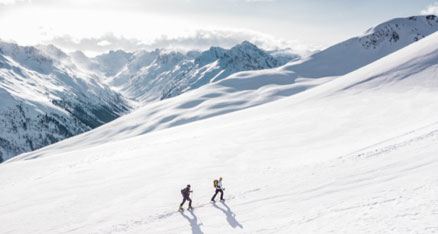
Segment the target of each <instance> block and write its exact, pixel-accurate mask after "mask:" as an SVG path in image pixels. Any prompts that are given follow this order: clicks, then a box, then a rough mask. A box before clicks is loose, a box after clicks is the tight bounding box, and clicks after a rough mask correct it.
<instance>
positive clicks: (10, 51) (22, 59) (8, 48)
mask: <svg viewBox="0 0 438 234" xmlns="http://www.w3.org/2000/svg"><path fill="white" fill-rule="evenodd" d="M0 53H1V54H3V55H5V56H8V57H10V58H12V59H13V60H15V61H16V62H18V63H20V64H22V65H23V66H25V67H26V68H28V69H31V70H34V71H36V72H40V73H44V74H48V73H49V72H50V71H51V69H52V66H53V63H54V61H53V60H52V58H50V57H49V56H48V55H47V54H46V53H44V52H43V51H41V50H40V49H37V48H36V47H33V46H19V45H17V44H15V43H9V42H3V41H0Z"/></svg>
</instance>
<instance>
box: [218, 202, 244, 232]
mask: <svg viewBox="0 0 438 234" xmlns="http://www.w3.org/2000/svg"><path fill="white" fill-rule="evenodd" d="M221 203H222V205H224V206H225V208H226V209H224V208H222V207H220V206H218V205H217V204H216V203H213V206H214V207H215V208H216V209H219V210H220V211H222V212H223V213H224V214H225V215H226V216H227V221H228V223H229V224H230V226H231V227H232V228H236V227H240V228H243V226H242V224H240V223H239V222H238V221H237V220H236V215H235V214H234V213H233V211H232V210H231V209H230V207H228V206H227V204H225V202H221Z"/></svg>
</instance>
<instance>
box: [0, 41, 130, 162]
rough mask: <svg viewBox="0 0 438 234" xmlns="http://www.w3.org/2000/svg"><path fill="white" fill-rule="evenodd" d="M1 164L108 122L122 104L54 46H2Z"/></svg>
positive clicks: (123, 109)
mask: <svg viewBox="0 0 438 234" xmlns="http://www.w3.org/2000/svg"><path fill="white" fill-rule="evenodd" d="M0 100H1V105H0V129H1V131H0V162H1V161H2V159H4V160H5V159H8V158H10V157H12V156H14V155H17V154H19V153H22V152H27V151H31V150H35V149H38V148H41V147H43V146H46V145H48V144H51V143H54V142H57V141H59V140H63V139H65V138H67V137H71V136H74V135H77V134H80V133H82V132H84V131H87V130H90V129H92V128H95V127H97V126H100V125H102V124H103V123H106V122H109V121H111V120H113V119H115V118H117V117H119V116H120V115H121V114H123V113H126V112H127V110H128V105H127V104H126V101H125V100H124V98H122V97H121V96H120V95H119V94H117V93H115V92H114V91H112V90H111V89H110V87H109V86H107V85H105V84H104V83H103V81H102V80H101V77H99V76H96V75H95V74H93V73H90V72H88V71H87V70H82V69H80V68H79V67H77V66H76V65H75V64H74V63H73V62H72V61H71V60H70V59H69V56H68V55H66V54H65V53H63V52H62V51H61V50H59V49H57V48H56V47H54V46H40V47H39V48H36V47H22V46H18V45H16V44H12V43H6V42H1V41H0Z"/></svg>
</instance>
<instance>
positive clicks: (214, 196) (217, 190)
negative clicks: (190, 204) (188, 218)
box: [211, 189, 219, 201]
mask: <svg viewBox="0 0 438 234" xmlns="http://www.w3.org/2000/svg"><path fill="white" fill-rule="evenodd" d="M218 192H219V189H216V192H215V193H214V195H213V197H212V198H211V200H212V201H213V200H214V199H215V198H216V195H217V193H218Z"/></svg>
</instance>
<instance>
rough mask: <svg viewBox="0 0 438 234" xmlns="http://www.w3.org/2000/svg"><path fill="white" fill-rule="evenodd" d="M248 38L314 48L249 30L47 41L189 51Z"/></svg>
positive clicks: (93, 48)
mask: <svg viewBox="0 0 438 234" xmlns="http://www.w3.org/2000/svg"><path fill="white" fill-rule="evenodd" d="M245 40H247V41H250V42H252V43H254V44H256V45H257V46H259V47H260V48H263V49H265V50H274V49H284V48H291V49H293V50H295V51H297V53H300V52H303V53H308V52H309V51H312V50H314V49H313V48H309V47H308V46H305V45H303V44H300V43H298V42H296V41H286V40H282V39H278V38H274V37H272V36H269V35H266V34H263V33H259V32H254V31H250V30H196V31H194V32H192V33H187V34H186V35H185V36H176V37H170V36H166V35H163V36H160V37H157V38H155V39H153V40H149V41H142V40H140V39H135V38H126V37H123V36H116V35H114V34H112V33H107V34H104V35H102V36H100V37H89V38H81V39H76V38H73V37H72V36H70V35H64V36H58V37H54V38H53V39H51V40H48V41H46V42H45V43H47V44H54V45H56V46H58V47H60V48H62V49H65V50H69V51H72V50H81V51H84V52H85V53H87V54H89V55H91V54H99V53H104V52H107V51H109V50H117V49H122V50H125V51H135V50H139V49H146V50H154V49H156V48H160V49H176V50H184V51H188V50H205V49H208V48H210V47H211V46H220V47H223V48H231V47H233V46H234V45H236V44H239V43H241V42H242V41H245Z"/></svg>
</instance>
